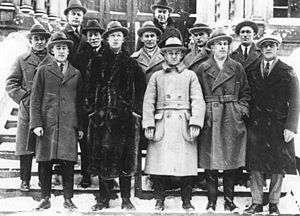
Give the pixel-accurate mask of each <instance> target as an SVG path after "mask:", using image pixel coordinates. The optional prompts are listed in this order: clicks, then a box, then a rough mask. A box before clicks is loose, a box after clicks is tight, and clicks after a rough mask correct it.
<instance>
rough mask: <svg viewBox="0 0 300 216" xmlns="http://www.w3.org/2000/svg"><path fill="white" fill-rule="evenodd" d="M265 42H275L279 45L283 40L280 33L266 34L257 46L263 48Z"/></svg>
mask: <svg viewBox="0 0 300 216" xmlns="http://www.w3.org/2000/svg"><path fill="white" fill-rule="evenodd" d="M264 42H273V43H276V44H277V45H278V46H279V45H280V44H281V42H282V38H281V37H280V36H279V35H272V34H266V35H264V36H263V37H262V38H261V39H259V41H258V42H257V47H259V48H261V46H262V44H263V43H264Z"/></svg>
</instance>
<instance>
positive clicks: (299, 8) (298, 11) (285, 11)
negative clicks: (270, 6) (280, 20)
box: [273, 0, 300, 17]
mask: <svg viewBox="0 0 300 216" xmlns="http://www.w3.org/2000/svg"><path fill="white" fill-rule="evenodd" d="M273 16H274V17H300V0H274V12H273Z"/></svg>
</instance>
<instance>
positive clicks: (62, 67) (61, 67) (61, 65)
mask: <svg viewBox="0 0 300 216" xmlns="http://www.w3.org/2000/svg"><path fill="white" fill-rule="evenodd" d="M59 68H60V71H61V72H62V73H63V70H64V64H63V63H60V66H59Z"/></svg>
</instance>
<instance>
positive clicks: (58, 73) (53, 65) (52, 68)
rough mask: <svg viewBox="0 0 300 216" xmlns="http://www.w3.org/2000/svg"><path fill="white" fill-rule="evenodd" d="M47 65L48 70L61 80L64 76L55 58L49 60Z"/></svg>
mask: <svg viewBox="0 0 300 216" xmlns="http://www.w3.org/2000/svg"><path fill="white" fill-rule="evenodd" d="M47 65H48V66H49V69H48V70H49V72H50V73H52V74H54V75H55V76H57V77H58V78H60V79H61V80H62V79H63V78H64V75H63V74H62V72H61V71H60V69H59V67H58V64H57V62H56V61H55V60H53V61H51V62H49V63H48V64H47Z"/></svg>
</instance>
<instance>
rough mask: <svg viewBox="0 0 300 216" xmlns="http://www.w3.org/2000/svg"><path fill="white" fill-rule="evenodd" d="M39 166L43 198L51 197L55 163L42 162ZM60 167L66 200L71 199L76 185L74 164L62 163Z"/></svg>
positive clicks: (69, 162)
mask: <svg viewBox="0 0 300 216" xmlns="http://www.w3.org/2000/svg"><path fill="white" fill-rule="evenodd" d="M39 166H40V167H39V178H40V182H41V192H42V198H45V197H50V195H51V179H52V166H53V163H52V162H51V161H40V162H39ZM60 167H61V171H62V173H61V174H62V181H63V191H64V198H65V199H71V198H72V197H73V185H74V162H71V161H61V162H60Z"/></svg>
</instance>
